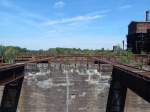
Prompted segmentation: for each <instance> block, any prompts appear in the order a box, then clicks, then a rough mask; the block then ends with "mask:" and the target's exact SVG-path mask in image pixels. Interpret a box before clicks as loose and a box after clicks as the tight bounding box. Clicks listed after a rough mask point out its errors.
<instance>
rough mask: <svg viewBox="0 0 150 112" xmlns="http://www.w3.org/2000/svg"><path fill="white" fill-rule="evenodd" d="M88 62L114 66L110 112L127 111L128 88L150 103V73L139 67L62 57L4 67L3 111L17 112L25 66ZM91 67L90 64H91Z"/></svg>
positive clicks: (0, 71) (1, 76) (1, 80)
mask: <svg viewBox="0 0 150 112" xmlns="http://www.w3.org/2000/svg"><path fill="white" fill-rule="evenodd" d="M66 57H67V59H70V60H76V61H83V62H85V61H86V62H85V63H87V62H88V61H90V63H91V62H93V63H95V64H98V65H100V64H110V65H111V66H113V71H112V80H111V85H110V90H109V96H108V101H107V109H106V112H123V111H124V105H125V100H126V92H127V88H130V89H131V90H132V91H134V92H135V93H136V94H138V95H139V96H141V97H142V98H143V99H145V100H146V101H148V102H150V72H148V71H144V70H140V69H138V68H136V67H131V66H128V65H123V64H119V63H116V62H114V61H111V60H109V59H108V58H105V57H104V56H103V57H100V56H99V57H87V56H86V57H84V56H77V57H76V56H73V57H71V56H58V57H48V58H41V59H34V60H30V61H25V62H23V63H20V64H13V65H4V66H1V67H0V85H3V86H5V87H4V91H3V97H2V101H1V106H0V112H16V111H17V106H18V101H19V97H20V91H21V87H22V82H23V79H24V68H25V65H27V64H30V63H50V62H51V61H53V60H57V61H58V62H59V63H63V62H64V59H65V58H66ZM87 66H88V63H87Z"/></svg>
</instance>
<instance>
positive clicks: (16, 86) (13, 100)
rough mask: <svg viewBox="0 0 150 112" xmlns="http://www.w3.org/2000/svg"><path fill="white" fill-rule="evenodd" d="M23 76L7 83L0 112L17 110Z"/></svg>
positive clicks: (14, 111)
mask: <svg viewBox="0 0 150 112" xmlns="http://www.w3.org/2000/svg"><path fill="white" fill-rule="evenodd" d="M23 79H24V78H23V77H22V78H20V79H17V80H15V81H13V82H10V83H8V84H6V85H5V88H4V92H3V97H2V101H1V107H0V112H16V111H17V106H18V102H19V97H20V92H21V87H22V82H23Z"/></svg>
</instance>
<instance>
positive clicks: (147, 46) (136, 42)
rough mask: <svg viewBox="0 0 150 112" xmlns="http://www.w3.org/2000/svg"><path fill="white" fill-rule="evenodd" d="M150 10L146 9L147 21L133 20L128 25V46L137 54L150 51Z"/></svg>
mask: <svg viewBox="0 0 150 112" xmlns="http://www.w3.org/2000/svg"><path fill="white" fill-rule="evenodd" d="M149 30H150V11H146V21H132V22H131V23H130V24H129V26H128V35H127V48H128V49H130V50H132V52H133V53H135V54H140V53H141V52H142V51H143V52H147V53H149V52H150V31H149Z"/></svg>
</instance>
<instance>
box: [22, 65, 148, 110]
mask: <svg viewBox="0 0 150 112" xmlns="http://www.w3.org/2000/svg"><path fill="white" fill-rule="evenodd" d="M37 68H39V70H38V71H39V72H33V73H31V72H27V73H26V77H25V80H24V83H23V89H22V93H21V98H20V102H19V110H20V111H19V112H105V109H106V103H107V96H108V91H109V84H108V79H109V78H110V76H109V75H110V74H111V73H110V72H106V71H105V72H103V73H99V72H98V71H97V66H96V65H89V69H87V67H86V64H78V65H77V66H76V67H75V65H61V66H60V64H55V63H53V64H51V66H47V65H39V66H38V67H37ZM35 71H36V70H35ZM125 112H150V104H149V103H147V102H146V101H144V100H143V99H141V98H140V97H138V96H137V95H135V94H134V93H133V92H131V91H130V90H128V94H127V100H126V108H125Z"/></svg>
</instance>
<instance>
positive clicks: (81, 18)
mask: <svg viewBox="0 0 150 112" xmlns="http://www.w3.org/2000/svg"><path fill="white" fill-rule="evenodd" d="M103 16H104V15H94V16H75V17H71V18H63V19H60V20H49V21H48V22H46V25H56V24H64V23H74V22H81V21H91V20H95V19H100V18H102V17H103Z"/></svg>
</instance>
